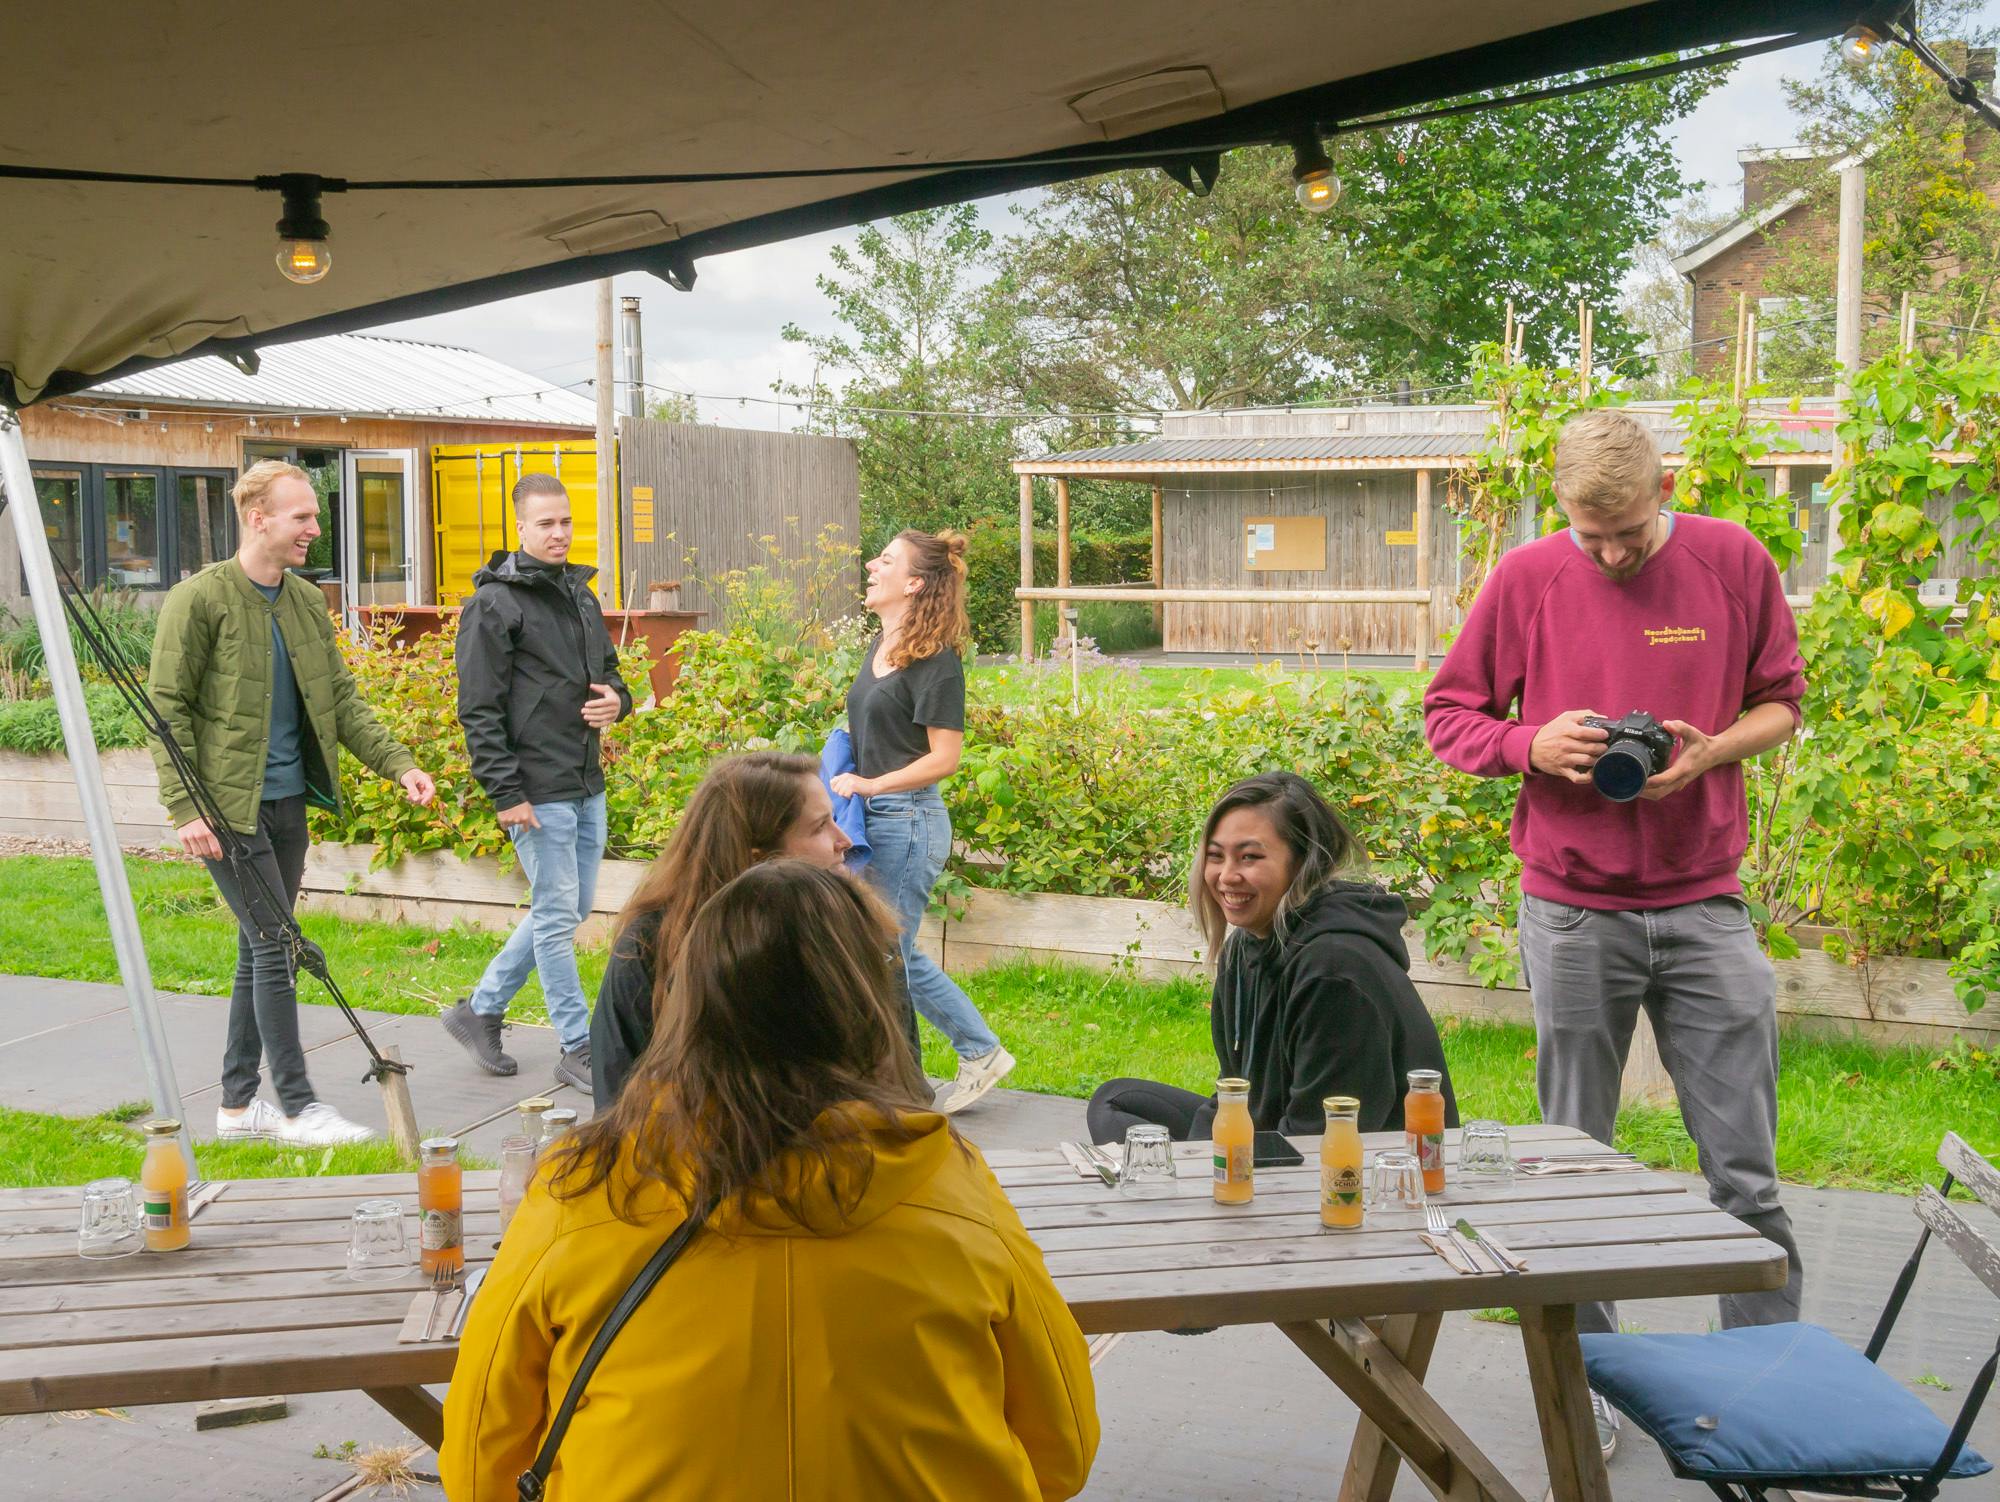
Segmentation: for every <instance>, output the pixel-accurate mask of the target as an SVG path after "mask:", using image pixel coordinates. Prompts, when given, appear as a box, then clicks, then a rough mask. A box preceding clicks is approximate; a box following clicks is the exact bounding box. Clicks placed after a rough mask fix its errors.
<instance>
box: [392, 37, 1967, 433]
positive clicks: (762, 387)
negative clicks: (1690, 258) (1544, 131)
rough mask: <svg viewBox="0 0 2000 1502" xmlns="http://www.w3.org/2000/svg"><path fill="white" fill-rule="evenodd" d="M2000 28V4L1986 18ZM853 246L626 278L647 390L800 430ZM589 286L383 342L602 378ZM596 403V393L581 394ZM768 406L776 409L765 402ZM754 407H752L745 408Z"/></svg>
mask: <svg viewBox="0 0 2000 1502" xmlns="http://www.w3.org/2000/svg"><path fill="white" fill-rule="evenodd" d="M1984 9H1985V11H1986V12H1987V19H1988V20H1989V21H1990V20H1991V19H1993V17H1994V16H1995V15H1996V14H2000V0H1991V3H1989V4H1988V5H1987V6H1985V7H1984ZM1821 45H1823V44H1816V45H1814V46H1810V47H1798V48H1792V49H1790V50H1788V51H1784V52H1776V53H1770V54H1767V55H1766V56H1763V57H1758V58H1752V59H1750V60H1749V61H1748V62H1745V63H1741V64H1739V65H1738V66H1737V68H1736V71H1735V73H1734V74H1733V75H1732V76H1731V78H1730V80H1729V82H1728V83H1727V84H1725V85H1724V86H1723V87H1722V88H1720V89H1717V90H1716V91H1715V92H1714V93H1712V94H1710V95H1709V96H1708V97H1707V98H1706V99H1705V100H1703V101H1702V103H1701V105H1700V106H1699V107H1698V108H1697V109H1696V110H1695V111H1694V113H1693V114H1691V115H1690V116H1688V118H1687V119H1686V120H1684V121H1682V122H1681V123H1680V124H1679V125H1678V126H1676V127H1675V129H1674V131H1673V139H1674V146H1675V150H1676V153H1677V155H1678V157H1679V160H1680V165H1681V167H1682V170H1683V171H1684V172H1685V173H1686V174H1687V175H1688V176H1689V177H1691V178H1697V179H1700V180H1703V181H1705V182H1707V183H1708V184H1709V185H1710V192H1711V195H1712V196H1713V197H1715V198H1717V199H1718V200H1720V201H1722V202H1724V203H1727V202H1729V201H1730V200H1732V199H1734V198H1735V197H1736V195H1737V194H1738V193H1740V191H1741V181H1742V174H1741V171H1740V170H1739V168H1738V167H1737V164H1736V153H1737V151H1738V150H1739V149H1741V148H1743V147H1747V146H1785V145H1790V144H1791V143H1792V142H1793V140H1794V139H1795V131H1794V125H1793V121H1792V118H1791V115H1790V113H1789V112H1788V111H1787V110H1786V108H1785V105H1784V101H1783V98H1782V95H1781V91H1780V89H1779V87H1778V83H1779V80H1780V79H1781V78H1783V77H1785V76H1787V75H1792V76H1801V77H1810V76H1811V75H1812V74H1813V73H1815V72H1816V71H1817V68H1818V62H1819V57H1820V55H1821ZM1017 196H1018V195H1011V196H1009V197H1001V198H993V199H988V200H986V201H985V202H984V203H982V205H981V212H982V217H983V219H984V221H985V223H986V224H987V226H988V228H990V229H992V230H993V231H994V232H995V234H1004V233H1006V232H1008V231H1009V229H1010V228H1011V226H1012V221H1013V215H1012V214H1011V213H1010V212H1009V206H1010V204H1011V203H1012V202H1014V201H1015V197H1017ZM851 237H852V232H851V231H847V232H843V233H842V234H839V235H815V236H813V237H811V238H810V239H804V240H792V241H788V242H786V243H784V244H781V245H771V246H765V247H762V248H760V249H756V250H744V251H738V252H736V253H734V254H731V255H724V256H713V257H709V258H707V259H705V260H703V261H702V262H701V263H700V266H699V271H700V277H699V280H698V281H697V282H696V284H695V289H694V291H693V292H692V293H680V292H675V291H673V290H672V289H670V288H669V287H668V286H667V285H666V284H665V283H664V282H659V281H655V280H654V279H653V278H651V277H649V276H644V275H634V276H629V277H621V278H619V279H618V285H617V291H618V292H619V293H621V294H629V293H637V294H638V295H639V296H640V297H641V298H642V299H643V313H642V319H643V328H644V332H643V338H644V343H645V350H646V379H647V380H648V381H649V382H651V383H653V384H656V385H660V386H664V387H671V388H673V389H676V390H683V391H693V392H697V393H700V394H701V395H702V398H703V400H702V403H701V408H702V416H703V417H704V418H705V419H706V420H709V421H713V422H721V423H724V424H726V425H728V426H731V427H780V428H782V427H792V426H795V425H796V421H797V414H796V413H795V412H794V411H792V410H790V409H788V408H786V407H783V406H779V405H774V404H772V403H771V402H770V401H769V399H770V398H771V397H772V396H773V394H774V393H773V392H772V390H771V388H772V385H773V383H774V382H777V381H780V380H785V381H803V380H805V379H806V378H807V377H808V376H809V375H810V363H811V362H810V360H809V359H807V358H805V357H804V353H803V351H802V350H801V349H800V348H799V347H798V346H796V345H788V344H786V343H785V342H784V340H783V339H781V338H780V337H779V330H780V329H781V328H783V327H784V325H785V324H786V323H787V322H793V323H797V324H799V325H801V326H802V327H804V328H807V329H810V330H813V331H816V332H817V331H820V330H824V329H828V328H830V327H832V326H833V320H832V319H831V317H830V316H829V314H828V311H827V305H826V300H825V298H824V297H822V296H821V295H820V292H819V290H818V289H817V288H816V287H815V286H814V284H813V279H814V277H815V276H816V275H817V274H819V273H820V272H822V271H824V270H825V269H827V248H828V247H829V246H830V245H832V244H833V243H835V241H836V240H839V239H843V238H851ZM593 296H594V294H593V292H592V289H591V286H590V285H589V284H585V285H582V286H577V287H568V288H563V289H561V290H559V291H554V292H543V293H537V294H535V295H534V296H531V297H519V298H512V299H509V300H508V301H505V302H497V303H490V304H488V305H486V306H485V307H481V308H474V309H468V310H466V311H464V312H460V313H447V314H442V315H440V316H438V317H435V318H422V319H416V320H413V321H411V322H408V323H399V324H393V325H389V326H387V327H385V328H384V329H383V330H382V332H385V333H392V332H393V333H400V334H407V335H409V336H410V337H413V338H418V339H430V340H435V341H438V342H440V343H447V344H462V345H467V346H470V347H471V348H473V349H477V350H480V351H482V352H483V353H485V354H488V355H491V356H492V357H493V358H495V359H498V360H504V361H506V362H507V363H509V364H511V365H514V366H517V367H519V368H520V369H522V370H525V371H527V372H529V373H531V374H532V375H534V376H536V377H537V378H539V379H541V380H545V381H548V382H549V383H551V384H557V385H561V384H568V383H571V382H579V381H583V380H585V379H587V378H588V377H589V376H590V374H591V368H592V363H593V348H594V337H595V305H594V301H593ZM578 389H579V390H582V391H586V392H587V390H588V388H587V387H578ZM760 398H761V399H764V400H760ZM739 399H747V400H739Z"/></svg>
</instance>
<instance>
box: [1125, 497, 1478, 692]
mask: <svg viewBox="0 0 2000 1502" xmlns="http://www.w3.org/2000/svg"><path fill="white" fill-rule="evenodd" d="M1444 480H1445V471H1443V470H1442V469H1439V470H1434V471H1432V492H1431V507H1432V510H1431V536H1430V543H1431V601H1432V610H1431V614H1432V642H1431V646H1432V651H1433V653H1436V652H1439V651H1441V650H1442V649H1443V638H1444V634H1445V632H1446V631H1447V630H1448V629H1450V628H1451V627H1452V626H1453V625H1455V624H1456V623H1457V619H1458V617H1457V613H1456V610H1455V607H1454V604H1453V598H1454V595H1455V593H1456V584H1457V579H1458V572H1457V566H1458V565H1457V560H1458V542H1457V532H1456V529H1455V528H1454V526H1453V525H1452V520H1451V517H1450V515H1449V513H1447V512H1446V510H1445V509H1444V489H1445V486H1444ZM1416 500H1417V477H1416V472H1415V471H1414V470H1404V471H1381V472H1374V473H1355V472H1352V471H1337V472H1326V473H1323V474H1317V475H1314V474H1309V473H1308V474H1289V475H1273V476H1268V477H1267V476H1263V475H1188V476H1178V477H1174V478H1172V479H1170V480H1169V481H1168V482H1167V484H1166V486H1165V507H1164V511H1165V517H1164V531H1165V538H1164V549H1163V551H1164V565H1165V572H1166V578H1165V579H1164V580H1163V581H1162V582H1163V583H1164V584H1165V585H1166V586H1167V587H1168V588H1172V589H1414V588H1416V584H1417V550H1416V548H1415V547H1414V546H1412V545H1409V544H1397V545H1392V544H1390V543H1388V542H1387V541H1386V540H1385V535H1386V534H1387V533H1390V532H1408V531H1412V530H1414V528H1415V516H1416ZM1252 516H1322V517H1325V518H1326V553H1327V559H1326V562H1327V566H1326V568H1325V570H1324V571H1317V570H1306V569H1283V570H1268V569H1260V570H1255V571H1253V570H1251V569H1250V568H1249V567H1247V565H1246V564H1245V561H1244V554H1243V523H1244V520H1245V518H1247V517H1252ZM1165 609H1166V621H1165V629H1164V642H1163V645H1164V646H1165V648H1166V650H1167V651H1169V652H1272V653H1293V652H1310V651H1313V650H1315V648H1314V645H1313V644H1314V643H1315V642H1316V643H1317V644H1318V646H1317V650H1318V651H1319V652H1320V653H1321V654H1322V655H1323V656H1331V655H1333V654H1335V653H1337V652H1338V651H1339V650H1340V646H1339V643H1340V640H1341V638H1342V637H1346V638H1347V639H1348V640H1349V641H1350V642H1351V643H1352V646H1351V648H1350V650H1351V651H1353V652H1354V653H1357V654H1363V655H1383V656H1408V655H1410V654H1411V653H1412V652H1414V650H1415V648H1416V633H1417V611H1416V608H1415V607H1414V606H1409V605H1196V604H1169V605H1167V606H1166V607H1165Z"/></svg>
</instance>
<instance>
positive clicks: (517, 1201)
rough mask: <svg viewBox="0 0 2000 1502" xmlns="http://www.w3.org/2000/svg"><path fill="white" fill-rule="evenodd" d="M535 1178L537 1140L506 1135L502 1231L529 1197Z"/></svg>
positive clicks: (502, 1159)
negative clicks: (531, 1184) (531, 1182)
mask: <svg viewBox="0 0 2000 1502" xmlns="http://www.w3.org/2000/svg"><path fill="white" fill-rule="evenodd" d="M534 1177H535V1139H534V1138H532V1137H505V1138H502V1139H501V1142H500V1234H501V1235H502V1236H505V1235H506V1234H507V1223H508V1222H509V1221H510V1220H512V1219H513V1218H514V1212H515V1211H516V1210H518V1209H520V1208H521V1201H522V1200H524V1199H526V1198H527V1196H528V1184H529V1182H530V1181H531V1180H532V1179H533V1178H534Z"/></svg>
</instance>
